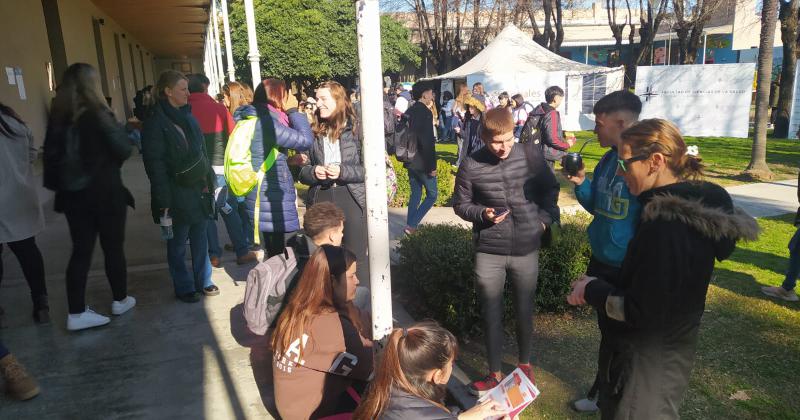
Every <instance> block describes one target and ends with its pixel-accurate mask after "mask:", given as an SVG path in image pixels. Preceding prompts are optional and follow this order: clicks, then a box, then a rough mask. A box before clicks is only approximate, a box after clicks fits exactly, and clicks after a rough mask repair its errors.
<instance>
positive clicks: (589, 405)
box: [572, 398, 599, 413]
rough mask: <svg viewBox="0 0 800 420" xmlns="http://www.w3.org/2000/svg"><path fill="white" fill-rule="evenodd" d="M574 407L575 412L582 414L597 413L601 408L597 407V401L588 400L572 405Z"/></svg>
mask: <svg viewBox="0 0 800 420" xmlns="http://www.w3.org/2000/svg"><path fill="white" fill-rule="evenodd" d="M572 406H573V407H575V410H576V411H578V412H581V413H595V412H597V410H599V408H598V407H597V401H595V400H590V399H588V398H584V399H581V400H578V401H575V402H574V403H572Z"/></svg>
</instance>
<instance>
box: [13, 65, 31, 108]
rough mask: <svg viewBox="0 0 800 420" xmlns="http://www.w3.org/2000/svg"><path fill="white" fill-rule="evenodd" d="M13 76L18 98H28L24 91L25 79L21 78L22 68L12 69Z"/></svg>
mask: <svg viewBox="0 0 800 420" xmlns="http://www.w3.org/2000/svg"><path fill="white" fill-rule="evenodd" d="M14 77H15V78H16V82H17V90H18V91H19V98H20V99H22V100H23V101H24V100H26V99H28V95H27V94H26V93H25V81H24V80H22V69H21V68H19V67H17V68H15V69H14Z"/></svg>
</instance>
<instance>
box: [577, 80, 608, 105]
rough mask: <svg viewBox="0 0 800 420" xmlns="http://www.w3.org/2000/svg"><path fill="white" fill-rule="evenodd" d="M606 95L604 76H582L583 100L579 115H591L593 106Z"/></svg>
mask: <svg viewBox="0 0 800 420" xmlns="http://www.w3.org/2000/svg"><path fill="white" fill-rule="evenodd" d="M605 94H606V75H605V74H587V75H584V76H583V98H582V100H581V113H583V114H591V113H592V110H593V109H594V104H596V103H597V101H599V100H600V98H602V97H603V96H605Z"/></svg>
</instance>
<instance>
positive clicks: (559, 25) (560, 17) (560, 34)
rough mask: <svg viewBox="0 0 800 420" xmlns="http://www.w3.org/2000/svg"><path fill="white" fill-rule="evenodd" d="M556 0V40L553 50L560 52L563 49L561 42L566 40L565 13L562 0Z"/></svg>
mask: <svg viewBox="0 0 800 420" xmlns="http://www.w3.org/2000/svg"><path fill="white" fill-rule="evenodd" d="M554 1H555V3H556V41H555V45H554V48H553V52H555V53H558V52H559V51H560V50H561V43H562V42H564V14H563V10H562V6H561V0H554Z"/></svg>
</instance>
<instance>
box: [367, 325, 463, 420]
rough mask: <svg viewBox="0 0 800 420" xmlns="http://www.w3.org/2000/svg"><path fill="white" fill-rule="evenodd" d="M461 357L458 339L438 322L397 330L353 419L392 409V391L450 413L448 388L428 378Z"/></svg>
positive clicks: (394, 331)
mask: <svg viewBox="0 0 800 420" xmlns="http://www.w3.org/2000/svg"><path fill="white" fill-rule="evenodd" d="M457 353H458V341H456V338H455V337H454V336H453V334H452V333H450V331H447V330H446V329H444V328H442V327H441V326H439V324H437V323H435V322H422V323H418V324H415V325H413V326H411V327H409V328H395V329H394V330H393V331H392V333H391V334H390V335H389V340H388V342H387V344H386V348H385V349H384V352H383V357H382V358H381V360H380V362H379V366H378V368H377V369H375V372H376V376H375V380H373V381H372V384H371V385H370V387H369V390H368V391H367V395H366V396H365V398H364V399H363V400H362V401H361V404H359V406H358V408H357V409H356V411H355V413H353V418H354V419H356V420H362V419H363V420H371V419H376V418H379V417H380V416H381V415H382V414H383V412H384V410H386V408H387V407H388V405H389V398H390V397H391V392H392V388H397V389H399V390H402V391H404V392H407V393H409V394H411V395H415V396H417V397H420V398H423V399H426V400H428V401H430V402H432V403H434V404H436V405H438V406H440V407H441V408H442V409H443V410H447V409H446V408H445V407H444V405H443V404H442V402H443V399H444V396H445V395H444V394H445V388H444V386H442V385H439V384H435V383H432V382H430V381H428V380H427V378H426V376H427V375H428V373H429V372H430V371H432V370H436V369H445V368H446V366H447V364H448V363H450V362H452V361H453V359H455V357H456V354H457Z"/></svg>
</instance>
